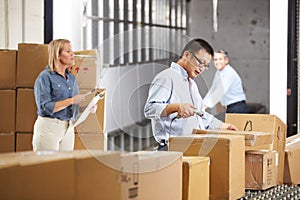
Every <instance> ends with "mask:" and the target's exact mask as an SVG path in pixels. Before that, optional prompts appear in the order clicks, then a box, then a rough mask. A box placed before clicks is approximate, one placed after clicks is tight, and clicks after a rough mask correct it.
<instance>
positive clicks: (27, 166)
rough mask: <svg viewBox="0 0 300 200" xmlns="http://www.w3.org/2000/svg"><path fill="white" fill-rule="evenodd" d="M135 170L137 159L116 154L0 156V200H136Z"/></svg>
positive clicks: (18, 153) (137, 185) (81, 152)
mask: <svg viewBox="0 0 300 200" xmlns="http://www.w3.org/2000/svg"><path fill="white" fill-rule="evenodd" d="M137 169H138V162H137V156H136V155H131V154H121V153H120V152H104V151H86V150H77V151H69V152H52V151H40V152H36V153H35V152H32V151H29V152H16V153H14V154H12V153H7V154H0V194H1V196H0V199H30V200H40V199H49V200H50V199H51V200H52V199H78V200H80V199H89V200H93V199H95V200H96V199H97V200H107V199H113V200H132V199H137V197H138V194H139V193H138V189H139V183H138V180H139V179H138V173H136V172H137Z"/></svg>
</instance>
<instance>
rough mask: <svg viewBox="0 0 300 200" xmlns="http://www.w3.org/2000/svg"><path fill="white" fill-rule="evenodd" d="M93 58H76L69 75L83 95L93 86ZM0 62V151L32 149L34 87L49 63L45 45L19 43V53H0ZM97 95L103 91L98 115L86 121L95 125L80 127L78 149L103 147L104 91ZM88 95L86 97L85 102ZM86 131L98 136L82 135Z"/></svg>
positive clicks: (94, 67) (34, 112)
mask: <svg viewBox="0 0 300 200" xmlns="http://www.w3.org/2000/svg"><path fill="white" fill-rule="evenodd" d="M80 53H81V54H82V53H87V51H85V52H79V53H78V54H80ZM95 58H96V56H94V57H92V59H90V57H88V58H85V57H83V58H81V59H78V58H77V59H76V61H78V63H77V65H76V66H74V67H73V69H75V68H77V70H76V71H75V70H72V73H73V74H74V75H75V76H76V78H77V80H78V82H79V87H80V89H81V90H82V91H81V92H82V93H84V92H87V91H90V90H91V89H93V88H95V86H96V78H95V76H96V68H97V67H96V63H95V60H96V59H95ZM86 60H88V61H89V63H87V62H86ZM91 60H92V61H91ZM0 63H1V64H0V67H1V75H0V118H1V120H0V152H12V151H25V150H32V144H31V141H32V136H33V126H34V122H35V120H36V118H37V108H36V104H35V99H34V93H33V87H34V82H35V80H36V78H37V76H38V75H39V73H40V72H41V71H42V70H44V69H45V68H46V66H47V64H48V45H47V44H27V43H20V44H18V50H0ZM82 74H83V75H82ZM98 91H99V90H98ZM100 92H103V95H104V98H103V99H102V100H101V101H99V102H98V109H97V112H96V113H94V114H92V115H93V116H90V117H89V119H88V120H87V123H89V124H95V123H96V124H97V126H96V127H95V126H94V128H93V129H92V130H88V131H85V128H81V131H80V133H82V134H77V135H76V140H75V148H77V149H82V148H86V146H87V145H89V146H91V147H95V146H96V147H95V148H98V149H99V148H100V149H103V148H105V142H104V138H105V137H104V134H105V90H104V89H102V90H100ZM91 95H92V94H91ZM91 95H89V96H88V97H87V99H88V101H89V100H90V99H91ZM82 106H84V105H82ZM82 126H83V125H82ZM85 127H87V126H85ZM86 132H88V133H90V132H93V133H98V134H97V135H95V134H94V135H85V133H86ZM100 133H101V134H100ZM83 140H84V141H85V142H83ZM91 141H92V142H91ZM91 143H92V145H90V144H91Z"/></svg>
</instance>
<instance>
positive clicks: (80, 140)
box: [74, 133, 107, 150]
mask: <svg viewBox="0 0 300 200" xmlns="http://www.w3.org/2000/svg"><path fill="white" fill-rule="evenodd" d="M74 149H94V150H95V149H98V150H107V133H78V134H75V144H74Z"/></svg>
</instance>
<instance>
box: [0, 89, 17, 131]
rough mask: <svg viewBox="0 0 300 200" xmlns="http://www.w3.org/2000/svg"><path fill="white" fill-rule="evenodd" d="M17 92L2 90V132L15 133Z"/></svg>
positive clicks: (0, 98)
mask: <svg viewBox="0 0 300 200" xmlns="http://www.w3.org/2000/svg"><path fill="white" fill-rule="evenodd" d="M15 121H16V90H0V132H2V133H11V132H15V124H16V123H15Z"/></svg>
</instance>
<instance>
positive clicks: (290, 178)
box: [284, 134, 300, 185]
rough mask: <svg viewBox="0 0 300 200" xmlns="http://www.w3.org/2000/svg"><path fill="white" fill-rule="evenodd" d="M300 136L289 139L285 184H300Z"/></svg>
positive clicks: (286, 151) (287, 142)
mask: <svg viewBox="0 0 300 200" xmlns="http://www.w3.org/2000/svg"><path fill="white" fill-rule="evenodd" d="M299 163H300V134H296V135H293V136H291V137H288V138H287V141H286V148H285V166H284V183H285V184H288V185H297V184H300V173H299V172H300V165H299Z"/></svg>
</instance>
